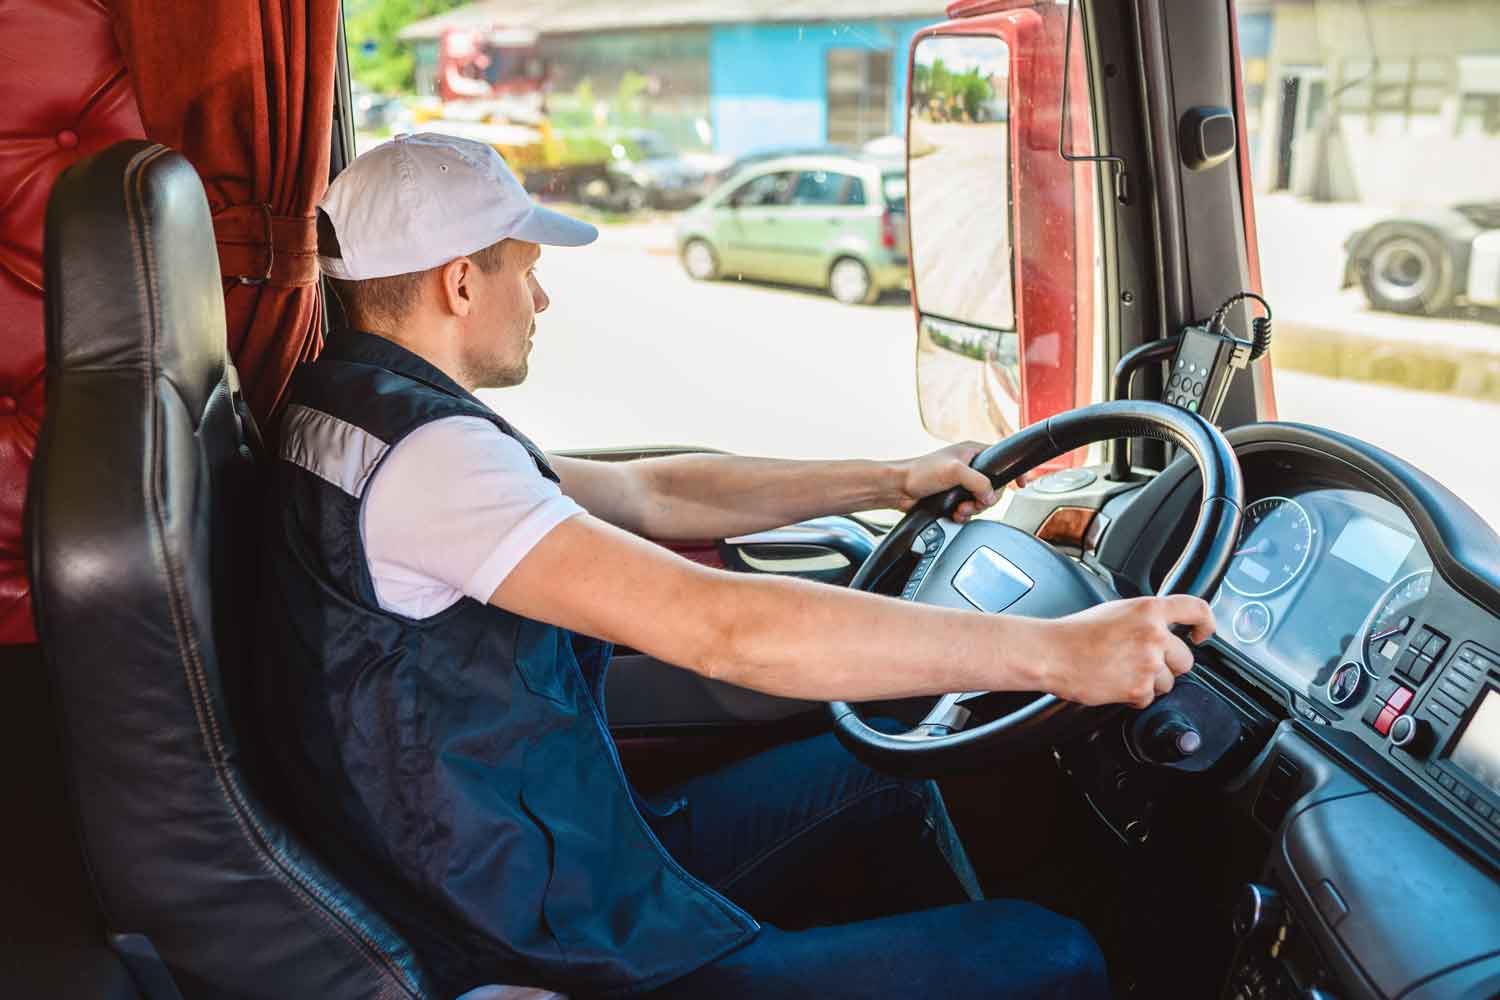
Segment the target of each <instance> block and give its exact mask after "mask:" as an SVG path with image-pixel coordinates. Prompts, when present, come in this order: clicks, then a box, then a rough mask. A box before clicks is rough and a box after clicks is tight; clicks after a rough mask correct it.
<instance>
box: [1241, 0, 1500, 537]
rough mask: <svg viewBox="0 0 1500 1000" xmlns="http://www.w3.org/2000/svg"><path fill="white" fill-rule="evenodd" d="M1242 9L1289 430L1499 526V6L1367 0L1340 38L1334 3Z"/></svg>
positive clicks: (1258, 189) (1248, 133)
mask: <svg viewBox="0 0 1500 1000" xmlns="http://www.w3.org/2000/svg"><path fill="white" fill-rule="evenodd" d="M1239 6H1240V8H1241V11H1240V13H1239V14H1238V28H1237V34H1238V37H1239V40H1240V42H1239V44H1240V58H1241V60H1242V71H1241V78H1242V79H1243V80H1244V81H1245V112H1246V113H1245V116H1244V117H1245V133H1244V135H1245V140H1246V142H1245V145H1244V148H1245V152H1246V153H1247V160H1248V164H1249V169H1250V177H1251V182H1252V186H1253V188H1254V192H1255V229H1256V233H1255V236H1256V242H1257V244H1258V247H1259V251H1260V272H1261V285H1262V289H1261V290H1262V291H1263V292H1264V294H1265V296H1266V297H1267V298H1268V299H1270V301H1271V304H1272V306H1273V307H1274V308H1275V310H1276V339H1275V341H1274V343H1273V345H1272V347H1271V352H1270V354H1269V355H1268V358H1269V361H1270V364H1271V367H1272V368H1273V370H1274V378H1273V385H1274V390H1275V395H1274V401H1275V407H1276V416H1277V418H1278V419H1281V420H1290V421H1300V422H1305V423H1310V424H1316V425H1319V426H1322V427H1329V428H1332V429H1333V430H1336V431H1342V432H1343V433H1346V434H1350V435H1352V436H1354V437H1357V438H1362V439H1364V440H1367V441H1371V442H1374V443H1376V444H1378V445H1379V446H1380V447H1381V448H1383V449H1385V450H1386V451H1389V452H1392V453H1394V454H1396V455H1399V456H1401V457H1402V458H1404V459H1406V460H1407V461H1409V462H1411V463H1412V464H1414V465H1416V466H1417V467H1419V468H1420V469H1422V471H1424V472H1426V473H1428V474H1429V475H1431V476H1433V477H1434V478H1435V479H1437V480H1438V481H1440V482H1441V483H1442V484H1443V485H1444V486H1446V487H1447V488H1448V489H1450V490H1452V491H1453V492H1454V493H1457V494H1458V496H1459V497H1460V498H1461V499H1462V500H1463V501H1464V502H1465V503H1467V504H1468V505H1469V506H1471V507H1472V508H1473V509H1474V510H1475V511H1477V512H1478V513H1479V514H1480V516H1482V517H1484V518H1485V519H1486V520H1487V521H1488V522H1489V523H1490V525H1491V526H1492V527H1496V528H1500V477H1497V476H1496V475H1495V468H1496V465H1495V460H1494V442H1495V440H1496V439H1497V438H1500V377H1497V373H1500V336H1497V331H1500V267H1497V266H1496V265H1495V263H1493V262H1494V261H1497V260H1500V229H1497V227H1500V173H1497V172H1496V170H1495V169H1494V164H1495V163H1496V162H1500V19H1496V18H1495V16H1494V14H1495V10H1496V8H1495V5H1494V4H1493V3H1488V4H1485V3H1478V2H1467V3H1441V4H1423V5H1421V7H1420V10H1418V8H1415V7H1413V8H1411V9H1410V10H1409V11H1402V12H1399V13H1398V11H1397V10H1396V9H1394V8H1391V7H1390V6H1389V5H1384V4H1372V5H1370V9H1369V10H1368V11H1366V12H1364V13H1363V14H1362V15H1361V16H1363V17H1365V18H1367V20H1366V21H1363V22H1357V23H1359V24H1360V25H1361V27H1360V28H1359V29H1358V30H1351V31H1349V32H1348V33H1347V34H1345V35H1342V36H1334V35H1332V34H1327V33H1320V32H1318V31H1317V30H1315V29H1314V28H1313V27H1312V25H1313V24H1314V23H1315V20H1314V19H1316V18H1323V17H1330V16H1338V15H1337V14H1336V13H1335V12H1336V11H1338V12H1342V11H1343V10H1344V8H1340V7H1339V5H1338V4H1337V3H1336V2H1335V0H1317V2H1315V3H1313V4H1311V5H1309V9H1308V10H1307V11H1305V15H1306V17H1307V18H1308V20H1305V21H1303V20H1297V19H1295V18H1288V17H1285V16H1283V15H1284V12H1285V8H1284V6H1283V5H1257V6H1256V7H1255V9H1253V10H1251V9H1246V8H1250V7H1251V6H1252V5H1250V4H1240V5H1239ZM1361 9H1362V8H1361ZM1481 12H1483V14H1484V17H1482V18H1481V19H1480V20H1474V16H1475V15H1479V14H1480V13H1481ZM1406 14H1410V17H1409V18H1408V17H1406V16H1404V15H1406ZM1386 39H1390V40H1392V41H1390V42H1387V41H1386ZM1396 39H1399V40H1400V42H1399V47H1397V46H1396V44H1395V41H1394V40H1396ZM1376 40H1380V41H1379V44H1376ZM1486 259H1487V260H1489V261H1491V262H1492V263H1491V264H1490V265H1488V270H1486V269H1485V268H1484V267H1481V266H1477V262H1479V261H1482V260H1486ZM1482 373H1488V374H1482Z"/></svg>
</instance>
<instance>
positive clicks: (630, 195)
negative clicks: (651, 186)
mask: <svg viewBox="0 0 1500 1000" xmlns="http://www.w3.org/2000/svg"><path fill="white" fill-rule="evenodd" d="M649 203H650V199H649V198H648V197H647V195H646V189H645V188H643V187H640V186H639V185H636V184H631V185H629V186H628V187H624V188H621V189H620V190H619V191H617V192H616V193H615V204H616V205H617V206H618V207H619V210H620V211H621V212H625V213H627V214H634V213H635V212H639V211H641V210H642V209H643V208H645V207H646V206H647V205H648V204H649Z"/></svg>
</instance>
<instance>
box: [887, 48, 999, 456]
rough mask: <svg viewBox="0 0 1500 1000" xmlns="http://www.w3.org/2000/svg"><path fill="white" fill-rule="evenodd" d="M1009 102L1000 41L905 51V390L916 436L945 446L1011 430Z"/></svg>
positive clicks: (993, 437)
mask: <svg viewBox="0 0 1500 1000" xmlns="http://www.w3.org/2000/svg"><path fill="white" fill-rule="evenodd" d="M1009 95H1010V49H1009V47H1008V46H1007V45H1006V44H1005V42H1004V40H1002V39H1000V38H995V37H989V36H973V35H933V36H929V37H927V38H923V39H922V40H921V41H920V42H918V43H917V48H916V52H915V56H914V59H913V66H912V80H911V105H910V107H909V109H908V116H907V129H906V140H907V183H908V190H909V198H908V213H909V214H908V218H909V220H910V221H909V224H910V227H911V267H912V277H913V282H914V284H915V288H914V292H915V295H916V301H917V308H918V310H919V313H920V316H921V319H920V323H919V332H918V342H917V393H918V400H919V402H920V404H921V409H922V421H923V423H924V424H925V425H926V426H927V429H928V430H929V431H931V432H932V433H933V434H936V435H937V436H939V437H942V438H947V439H949V440H958V439H960V438H972V439H974V440H978V441H994V440H998V439H999V438H1001V437H1004V436H1006V435H1007V434H1010V433H1011V432H1013V431H1014V430H1015V429H1016V428H1017V426H1019V423H1020V414H1021V363H1020V351H1019V340H1018V338H1017V334H1016V332H1015V327H1016V313H1015V296H1014V286H1013V282H1012V277H1011V276H1012V260H1011V257H1012V249H1011V248H1012V242H1011V218H1010V201H1011V191H1010V144H1009V130H1010V121H1009V119H1010V106H1009Z"/></svg>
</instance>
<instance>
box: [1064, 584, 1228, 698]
mask: <svg viewBox="0 0 1500 1000" xmlns="http://www.w3.org/2000/svg"><path fill="white" fill-rule="evenodd" d="M1039 624H1043V625H1044V628H1043V630H1042V631H1043V632H1044V634H1045V633H1050V635H1046V636H1045V639H1044V641H1045V642H1046V646H1047V648H1046V649H1045V650H1044V651H1041V652H1040V654H1039V655H1041V656H1042V657H1043V662H1044V663H1045V668H1044V671H1043V676H1044V677H1045V679H1046V689H1047V690H1048V691H1050V692H1051V693H1052V694H1055V695H1057V696H1058V697H1059V698H1065V699H1067V700H1068V701H1074V702H1079V703H1081V704H1084V705H1109V704H1117V703H1118V704H1126V705H1132V706H1134V707H1136V708H1145V707H1146V706H1147V705H1149V704H1151V702H1153V701H1155V700H1156V699H1157V698H1159V697H1161V696H1162V695H1164V694H1166V693H1167V692H1168V691H1170V690H1172V684H1173V682H1174V681H1176V679H1177V678H1178V677H1181V676H1182V675H1183V674H1185V673H1187V672H1188V671H1189V670H1191V669H1192V668H1193V653H1192V650H1190V649H1189V648H1188V646H1187V643H1185V642H1183V641H1182V640H1181V639H1179V638H1178V637H1177V636H1175V635H1173V634H1172V631H1171V629H1172V626H1173V625H1190V626H1192V629H1193V632H1192V640H1193V643H1194V644H1197V643H1201V642H1204V641H1206V640H1207V639H1208V637H1209V636H1211V635H1213V634H1214V629H1215V622H1214V613H1213V610H1212V609H1211V608H1210V607H1209V606H1208V603H1207V602H1206V601H1203V600H1200V599H1199V598H1196V597H1189V596H1187V595H1186V594H1174V595H1172V596H1170V597H1135V598H1131V599H1129V600H1121V601H1110V602H1109V603H1107V604H1101V605H1099V606H1098V607H1093V608H1089V609H1088V610H1087V611H1080V612H1078V613H1077V614H1072V615H1069V616H1067V617H1066V618H1059V619H1056V620H1055V621H1051V622H1046V623H1039Z"/></svg>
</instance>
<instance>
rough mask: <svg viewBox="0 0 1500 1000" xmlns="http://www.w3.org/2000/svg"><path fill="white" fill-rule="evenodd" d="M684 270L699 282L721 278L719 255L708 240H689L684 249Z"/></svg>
mask: <svg viewBox="0 0 1500 1000" xmlns="http://www.w3.org/2000/svg"><path fill="white" fill-rule="evenodd" d="M682 268H683V270H685V271H687V273H688V277H690V278H693V279H695V280H697V281H712V280H713V279H715V278H717V277H718V276H719V255H718V254H716V253H714V248H713V247H711V246H709V245H708V242H707V241H706V240H688V241H687V243H686V245H684V246H683V248H682Z"/></svg>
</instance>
